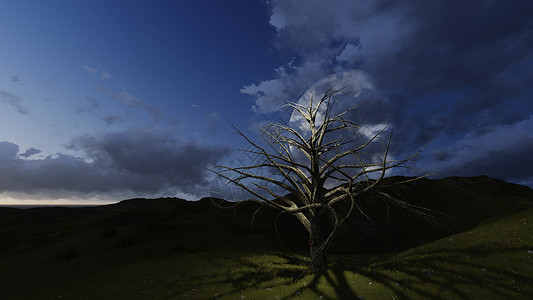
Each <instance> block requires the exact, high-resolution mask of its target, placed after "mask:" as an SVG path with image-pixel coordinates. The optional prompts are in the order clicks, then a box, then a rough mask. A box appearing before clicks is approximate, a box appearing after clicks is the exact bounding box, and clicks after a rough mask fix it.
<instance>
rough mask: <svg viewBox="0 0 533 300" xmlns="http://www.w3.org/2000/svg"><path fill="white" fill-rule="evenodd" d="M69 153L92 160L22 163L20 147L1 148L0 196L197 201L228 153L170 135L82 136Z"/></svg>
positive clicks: (61, 158)
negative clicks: (181, 196) (185, 197)
mask: <svg viewBox="0 0 533 300" xmlns="http://www.w3.org/2000/svg"><path fill="white" fill-rule="evenodd" d="M69 148H70V149H72V150H79V151H83V152H85V153H86V155H87V156H88V157H89V158H90V160H88V161H86V160H82V159H80V158H77V157H74V156H71V155H62V154H56V155H54V156H49V157H46V158H44V159H35V160H24V159H20V158H18V157H17V153H18V151H19V147H18V146H17V145H15V144H13V143H8V142H1V143H0V192H24V193H29V194H32V193H35V194H37V193H39V194H40V196H41V197H44V195H55V196H56V197H60V196H64V195H65V194H77V195H78V196H81V195H87V194H100V195H106V194H110V193H114V192H128V193H130V194H133V195H140V196H143V195H148V196H168V195H173V193H174V194H175V193H190V194H193V195H196V193H201V192H203V191H204V190H205V186H206V185H207V184H208V182H207V179H206V178H207V174H206V171H205V168H206V167H207V165H209V164H214V163H216V162H217V161H218V160H220V159H221V158H223V157H224V156H225V155H226V154H227V153H228V151H227V150H226V149H224V148H218V147H214V146H209V145H201V144H199V143H196V142H193V141H182V140H180V139H178V138H177V137H176V136H175V133H174V132H173V131H172V130H170V129H132V130H127V131H124V132H119V133H109V134H105V135H102V136H82V137H78V138H76V139H74V140H73V141H72V142H71V143H70V145H69ZM30 150H31V149H30ZM28 151H29V150H28ZM28 151H26V153H27V154H29V153H28ZM31 152H35V151H30V153H31ZM23 156H24V155H23Z"/></svg>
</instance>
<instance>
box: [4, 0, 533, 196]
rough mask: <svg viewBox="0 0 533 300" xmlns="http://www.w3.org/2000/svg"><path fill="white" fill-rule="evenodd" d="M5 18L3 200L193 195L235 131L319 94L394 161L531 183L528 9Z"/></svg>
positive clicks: (103, 7) (221, 10)
mask: <svg viewBox="0 0 533 300" xmlns="http://www.w3.org/2000/svg"><path fill="white" fill-rule="evenodd" d="M0 7H1V8H0V204H5V203H34V202H35V201H40V202H39V203H59V202H55V201H62V202H65V203H66V202H69V201H70V202H69V203H74V202H76V203H78V202H79V203H86V202H87V201H92V202H95V201H118V200H122V199H126V198H132V197H166V196H178V197H182V198H186V199H199V198H201V197H204V196H207V195H209V194H210V190H211V189H212V186H213V180H214V179H213V177H212V176H211V175H210V174H208V172H206V170H205V168H206V167H208V166H210V165H213V164H217V163H222V164H229V165H232V164H239V163H246V159H247V158H246V157H243V156H242V154H238V153H237V152H236V149H238V148H246V144H245V143H244V142H243V141H242V139H239V138H238V136H235V135H232V134H231V133H232V132H233V130H232V128H231V127H230V125H229V124H228V122H231V124H233V125H235V126H236V127H237V128H239V129H241V130H243V132H245V133H246V134H248V135H249V136H250V137H251V138H252V139H253V140H261V137H260V136H259V135H258V134H257V132H258V129H257V128H259V126H260V125H264V124H266V123H269V122H272V121H277V122H282V123H283V122H287V121H288V119H289V118H290V111H289V112H287V111H286V110H285V109H283V108H280V107H281V106H283V105H284V103H285V101H287V100H290V101H298V99H299V98H300V97H301V96H302V94H303V93H304V92H305V91H306V90H307V89H308V88H311V89H315V90H316V92H320V88H321V87H322V86H324V85H326V84H333V85H336V86H341V85H346V84H348V85H349V87H348V88H347V89H346V92H347V94H349V95H348V96H350V95H351V96H350V97H351V98H350V97H345V98H342V99H347V100H345V101H348V102H350V101H351V102H353V103H360V102H361V103H363V104H362V105H361V107H360V112H361V114H360V116H361V117H360V118H361V120H360V121H361V124H362V126H363V127H362V129H363V130H366V131H368V132H375V130H377V129H378V128H381V127H383V126H387V125H388V126H390V127H391V128H394V136H393V140H392V145H391V151H392V152H391V155H393V157H395V158H402V157H407V156H409V155H410V154H411V153H413V151H416V150H417V149H418V148H420V147H422V146H424V145H425V144H426V143H428V142H429V141H431V140H433V142H432V143H431V145H430V146H429V147H428V148H426V149H425V150H424V152H422V153H421V155H420V157H419V158H418V159H417V160H416V161H414V162H413V164H412V166H413V167H415V168H417V170H416V172H418V175H420V174H423V173H427V172H439V173H438V174H436V175H434V176H433V177H434V178H440V177H446V176H476V175H488V176H491V177H496V178H500V179H503V180H506V181H509V182H513V183H518V184H524V185H529V186H530V187H533V171H532V170H533V169H532V166H533V92H532V90H531V88H532V87H533V18H532V17H531V16H533V2H531V1H530V0H516V1H507V0H500V1H498V0H494V1H474V0H472V1H449V0H446V1H445V0H434V1H422V0H409V1H353V0H344V1H343V0H336V1H323V0H312V1H311V0H299V1H297V0H293V1H290V0H287V1H250V0H242V1H215V0H212V1H150V2H148V1H25V0H16V1H15V0H13V1H10V0H2V1H0ZM226 120H227V121H228V122H226ZM416 172H413V170H397V171H395V172H392V173H391V174H390V175H416V174H415V173H416ZM22 200H25V201H22ZM21 201H22V202H21ZM31 201H33V202H31Z"/></svg>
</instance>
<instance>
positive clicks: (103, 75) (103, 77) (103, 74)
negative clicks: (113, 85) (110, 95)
mask: <svg viewBox="0 0 533 300" xmlns="http://www.w3.org/2000/svg"><path fill="white" fill-rule="evenodd" d="M109 78H111V74H109V73H108V72H105V71H103V72H102V75H100V79H102V80H106V79H109Z"/></svg>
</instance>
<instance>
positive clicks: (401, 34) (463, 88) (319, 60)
mask: <svg viewBox="0 0 533 300" xmlns="http://www.w3.org/2000/svg"><path fill="white" fill-rule="evenodd" d="M270 3H271V18H270V24H271V25H272V26H273V27H275V29H276V32H277V36H276V40H275V44H276V45H275V46H276V49H277V51H278V52H279V53H280V54H281V56H283V57H286V59H287V60H286V61H287V62H286V63H285V64H284V65H283V66H281V67H279V68H278V69H276V70H275V73H274V74H275V75H274V76H273V77H272V78H266V79H264V80H262V81H260V82H255V83H250V84H249V85H247V86H244V87H243V88H242V90H241V92H242V93H245V94H248V95H250V96H251V97H252V98H253V99H254V101H255V105H254V106H253V110H254V111H256V112H259V113H271V112H274V111H276V109H277V108H279V106H280V105H282V104H283V103H284V101H286V100H293V101H294V100H295V99H298V98H299V97H300V96H301V95H302V93H303V92H304V91H305V90H306V88H308V87H309V86H312V85H313V84H315V83H316V82H318V81H320V80H322V79H323V78H327V77H328V76H331V74H339V73H342V72H347V71H353V70H358V71H364V72H366V74H368V76H369V77H370V78H372V81H373V83H374V88H375V90H376V91H377V92H379V94H380V95H383V96H384V98H386V101H385V102H386V103H381V104H383V105H381V109H379V106H377V105H374V106H373V108H372V109H367V110H362V116H361V118H362V119H363V120H365V119H367V118H368V119H371V120H373V122H372V123H374V124H378V123H384V124H385V123H387V124H392V125H393V127H394V134H395V136H394V140H393V146H392V148H393V150H394V153H393V154H394V155H395V156H397V157H405V156H406V155H408V154H410V153H412V152H414V151H415V150H416V149H418V148H420V147H421V146H423V145H424V144H425V143H427V142H428V141H430V140H431V139H432V138H437V139H436V140H435V142H433V144H432V145H431V147H430V150H431V151H433V153H444V154H445V153H448V155H454V156H453V157H452V156H450V157H448V158H446V159H442V157H443V156H441V160H438V159H437V157H436V156H435V157H433V156H432V158H434V159H436V160H438V161H431V158H426V159H424V160H420V161H419V162H420V163H421V162H424V163H425V164H424V165H420V166H419V167H421V168H424V169H430V171H441V174H446V175H453V174H455V173H457V174H456V175H460V174H463V175H479V174H487V175H492V176H494V177H498V178H502V179H505V180H512V181H514V182H521V181H523V180H525V181H527V180H530V179H528V178H531V175H530V174H526V173H527V172H526V170H523V168H522V167H520V166H521V165H523V162H524V161H527V160H528V159H529V158H528V156H530V155H527V153H528V152H527V151H525V149H527V150H529V148H528V147H529V146H527V145H529V143H530V141H531V136H530V135H526V134H524V132H526V131H528V130H529V132H531V131H533V124H532V123H531V122H530V120H531V117H530V113H531V111H533V99H532V94H531V92H530V91H529V89H530V83H531V82H533V52H532V51H531V49H533V35H531V32H533V21H532V19H531V17H530V16H531V15H533V6H532V5H531V4H530V2H529V1H452V2H450V1H444V0H437V1H419V0H410V1H400V2H392V1H385V0H384V1H351V0H333V1H327V2H326V1H319V0H289V1H281V0H279V1H277V0H274V1H271V2H270ZM481 133H483V134H481ZM504 133H505V134H504ZM474 136H476V138H474ZM504 137H505V139H503V138H504ZM457 139H458V141H457V142H456V140H457ZM492 139H500V140H499V142H493V143H492V144H490V145H488V143H489V141H492ZM502 139H503V140H502ZM450 144H451V145H450ZM465 145H469V146H468V147H469V148H468V149H469V150H466V149H463V148H462V147H466V146H465ZM489 146H492V148H491V147H489ZM460 149H462V150H461V151H459V150H460ZM437 156H438V155H437ZM489 162H490V163H489ZM510 166H512V167H510ZM434 169H437V170H434ZM525 181H524V182H525Z"/></svg>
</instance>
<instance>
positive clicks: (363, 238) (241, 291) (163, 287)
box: [0, 177, 533, 299]
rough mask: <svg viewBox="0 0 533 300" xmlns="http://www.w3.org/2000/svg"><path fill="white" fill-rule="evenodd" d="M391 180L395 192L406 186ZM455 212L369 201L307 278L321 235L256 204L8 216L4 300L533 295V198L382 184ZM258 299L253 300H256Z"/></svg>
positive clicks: (476, 188)
mask: <svg viewBox="0 0 533 300" xmlns="http://www.w3.org/2000/svg"><path fill="white" fill-rule="evenodd" d="M399 180H401V178H390V179H388V182H385V183H384V184H385V185H389V184H390V183H391V182H394V181H399ZM382 188H383V189H384V190H387V191H388V192H390V193H396V194H397V196H400V197H403V198H405V199H408V200H409V201H412V202H413V203H415V204H418V205H422V206H425V207H429V208H432V209H436V210H438V211H440V212H442V213H446V214H449V215H452V216H453V219H450V218H441V221H442V222H441V224H442V225H443V227H445V228H442V227H435V226H431V225H428V224H426V223H424V222H423V220H420V219H417V218H416V217H415V216H413V215H412V214H409V213H406V212H403V211H395V210H391V211H390V212H389V218H387V217H386V211H387V209H386V207H385V205H383V203H382V202H380V201H379V199H375V198H373V197H372V196H371V195H370V196H368V197H366V198H365V199H363V200H362V205H363V206H364V208H365V210H367V211H369V212H370V213H371V214H372V215H373V216H374V217H373V218H372V221H369V220H366V219H364V218H361V217H360V216H357V215H355V216H354V217H353V218H351V219H350V221H349V222H348V224H347V225H346V226H345V227H344V229H343V230H342V232H341V233H340V234H339V236H338V240H337V241H336V242H334V245H333V246H332V248H331V251H330V252H329V253H330V254H331V255H330V256H329V257H330V262H331V270H330V271H329V272H328V273H327V274H323V275H314V274H303V271H304V270H305V269H306V264H307V262H308V260H307V251H308V249H307V247H306V240H307V237H306V235H305V232H304V230H303V228H302V227H301V225H299V224H298V223H297V222H296V221H295V220H293V219H292V218H290V217H289V216H282V217H280V219H279V223H278V228H279V230H280V232H282V234H281V236H280V240H278V239H277V237H276V234H275V231H274V220H275V218H276V216H277V213H276V212H275V211H274V210H272V209H267V208H264V209H261V210H260V211H259V212H258V213H257V215H256V218H255V221H254V225H253V226H252V228H250V222H251V216H252V214H253V212H255V210H256V209H257V206H256V205H255V204H246V205H244V204H243V205H239V206H238V207H237V209H236V210H219V209H217V208H215V207H214V206H213V205H212V204H211V203H210V201H209V200H207V199H203V200H200V201H196V202H189V201H185V200H180V199H171V198H162V199H152V200H146V199H133V200H126V201H122V202H120V203H118V204H113V205H106V206H99V207H84V208H61V207H56V208H33V209H26V210H20V209H11V208H0V270H2V272H1V275H0V299H57V298H71V299H80V298H82V299H83V298H87V299H105V298H113V299H169V298H170V299H173V298H176V299H181V298H190V299H212V298H226V299H245V298H247V299H258V298H259V299H262V298H267V299H276V297H277V298H278V299H287V298H293V297H295V298H301V299H320V297H322V299H338V298H342V299H349V298H353V297H356V296H364V297H365V298H366V299H386V298H388V299H392V298H393V297H395V298H396V299H400V298H435V299H438V298H441V299H450V298H457V299H478V298H481V297H485V298H491V299H494V298H501V299H509V298H524V299H526V298H528V296H531V295H533V290H532V289H531V287H530V286H532V283H533V275H531V274H533V267H532V266H533V264H531V262H532V260H533V230H532V229H533V228H532V225H531V221H529V220H532V221H533V209H532V208H531V207H532V203H533V191H532V190H531V189H529V188H527V187H523V186H518V185H513V184H509V183H505V182H503V181H499V180H496V179H492V178H488V177H473V178H459V177H454V178H446V179H440V180H423V181H418V182H414V183H410V184H405V185H398V186H395V187H392V188H391V187H385V186H384V187H382ZM242 297H245V298H242Z"/></svg>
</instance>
